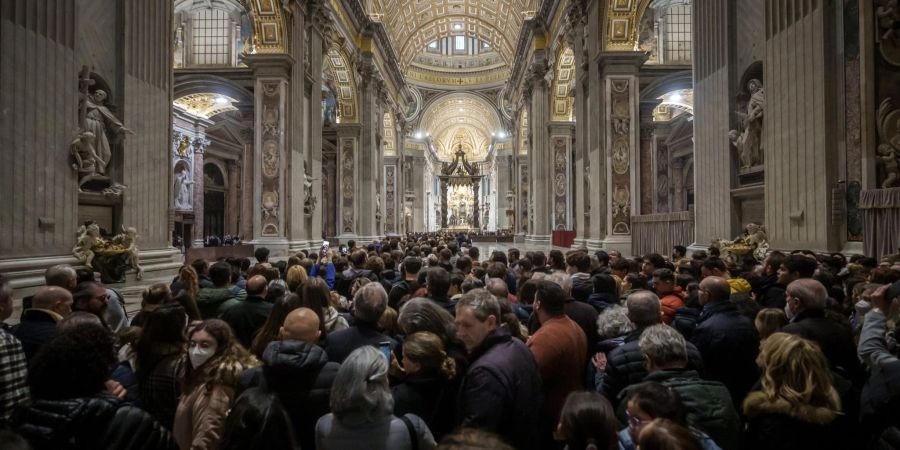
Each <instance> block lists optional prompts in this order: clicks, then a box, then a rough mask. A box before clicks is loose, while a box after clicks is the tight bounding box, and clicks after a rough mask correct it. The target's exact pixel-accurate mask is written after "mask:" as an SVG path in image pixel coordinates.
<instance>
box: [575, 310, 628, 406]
mask: <svg viewBox="0 0 900 450" xmlns="http://www.w3.org/2000/svg"><path fill="white" fill-rule="evenodd" d="M633 330H634V324H633V323H631V320H629V319H628V308H625V307H624V306H619V305H611V306H608V307H607V308H606V309H604V310H603V312H601V313H600V315H599V316H598V317H597V333H598V335H599V336H600V341H599V342H597V347H596V348H595V351H594V356H593V357H591V360H590V361H588V364H587V371H586V379H585V381H586V384H585V386H593V387H594V389H595V390H597V391H598V392H599V391H600V387H601V386H603V378H604V377H605V370H606V362H607V356H608V355H609V353H610V352H611V351H613V350H614V349H616V348H618V347H619V346H620V345H622V344H624V343H625V335H627V334H628V333H631V332H632V331H633Z"/></svg>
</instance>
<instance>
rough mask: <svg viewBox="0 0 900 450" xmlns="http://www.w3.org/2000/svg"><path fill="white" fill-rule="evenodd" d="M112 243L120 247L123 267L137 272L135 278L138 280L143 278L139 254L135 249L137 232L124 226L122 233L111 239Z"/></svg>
mask: <svg viewBox="0 0 900 450" xmlns="http://www.w3.org/2000/svg"><path fill="white" fill-rule="evenodd" d="M113 243H114V244H115V245H119V246H121V248H122V249H123V250H122V253H124V254H125V265H127V266H130V267H132V268H133V269H134V270H136V271H137V275H136V278H137V279H138V280H141V279H142V278H144V268H143V267H141V264H140V261H141V258H140V252H139V251H138V248H137V230H136V229H135V228H134V227H128V228H125V226H122V232H121V233H120V234H118V235H116V236H115V237H114V238H113Z"/></svg>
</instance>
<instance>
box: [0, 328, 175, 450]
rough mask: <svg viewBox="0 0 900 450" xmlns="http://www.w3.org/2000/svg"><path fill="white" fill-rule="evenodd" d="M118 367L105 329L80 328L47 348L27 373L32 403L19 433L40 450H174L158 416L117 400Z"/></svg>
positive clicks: (18, 421)
mask: <svg viewBox="0 0 900 450" xmlns="http://www.w3.org/2000/svg"><path fill="white" fill-rule="evenodd" d="M115 363H116V357H115V353H114V351H113V337H112V335H111V334H110V333H109V331H108V330H107V329H106V328H104V326H103V325H99V324H93V323H88V324H82V325H77V326H75V327H74V328H72V329H70V330H68V331H65V332H62V333H61V334H59V335H58V336H56V337H55V338H53V339H52V340H51V341H49V342H47V343H46V344H44V346H43V347H41V350H40V351H39V352H38V353H37V354H36V355H35V356H34V357H33V358H32V359H31V364H30V366H29V367H28V385H29V387H30V388H31V399H32V401H31V403H30V404H29V405H28V406H23V407H21V408H20V409H19V410H18V412H17V414H16V416H15V425H16V427H17V431H18V432H19V433H21V434H22V435H23V436H24V437H25V438H26V439H28V441H29V443H30V444H31V446H32V448H34V449H35V450H45V449H46V450H69V449H72V450H75V449H106V448H109V449H113V448H114V449H126V448H127V449H136V450H144V449H146V450H151V449H174V448H175V442H174V441H173V440H172V436H171V434H170V433H169V431H168V430H166V429H165V428H164V427H163V426H162V425H160V424H159V422H157V421H156V420H155V419H154V418H153V416H151V415H150V414H148V413H147V412H145V411H143V410H141V409H138V408H136V407H134V406H131V405H128V404H127V403H122V402H121V401H120V400H119V399H118V398H116V396H115V395H112V392H115V389H114V388H113V386H112V385H111V383H110V382H109V378H110V374H111V373H112V368H113V366H114V365H115ZM115 386H118V384H116V385H115ZM118 388H119V389H121V387H120V386H118ZM0 447H2V445H0Z"/></svg>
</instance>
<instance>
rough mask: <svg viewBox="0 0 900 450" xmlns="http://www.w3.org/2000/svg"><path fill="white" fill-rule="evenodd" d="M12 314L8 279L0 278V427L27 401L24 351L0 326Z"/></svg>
mask: <svg viewBox="0 0 900 450" xmlns="http://www.w3.org/2000/svg"><path fill="white" fill-rule="evenodd" d="M12 311H13V290H12V287H11V286H10V285H9V279H8V278H6V277H4V276H3V275H0V426H3V425H5V424H6V423H8V421H9V419H10V418H11V417H12V414H13V412H14V411H15V410H16V408H18V407H19V406H20V405H24V404H27V403H28V400H29V394H28V381H27V379H28V370H27V362H26V358H25V351H24V350H23V349H22V343H21V342H19V340H18V339H16V337H15V336H13V335H12V333H10V332H9V331H8V330H7V328H6V324H5V323H3V321H4V320H6V319H9V317H10V316H11V315H12Z"/></svg>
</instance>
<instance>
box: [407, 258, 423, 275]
mask: <svg viewBox="0 0 900 450" xmlns="http://www.w3.org/2000/svg"><path fill="white" fill-rule="evenodd" d="M420 270H422V260H421V259H419V258H417V257H415V256H407V257H406V258H404V259H403V272H404V273H411V274H417V273H419V271H420Z"/></svg>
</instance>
